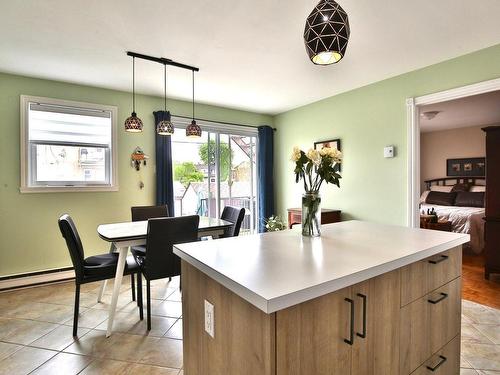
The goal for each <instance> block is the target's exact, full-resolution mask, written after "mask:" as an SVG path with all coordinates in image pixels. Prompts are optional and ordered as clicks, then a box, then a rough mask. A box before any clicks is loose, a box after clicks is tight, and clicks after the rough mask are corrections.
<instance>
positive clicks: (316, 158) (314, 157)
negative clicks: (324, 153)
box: [307, 148, 321, 165]
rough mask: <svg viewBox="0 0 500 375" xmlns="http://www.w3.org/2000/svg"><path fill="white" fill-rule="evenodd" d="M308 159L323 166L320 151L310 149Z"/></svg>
mask: <svg viewBox="0 0 500 375" xmlns="http://www.w3.org/2000/svg"><path fill="white" fill-rule="evenodd" d="M307 157H308V159H309V160H311V161H312V162H313V163H314V164H315V165H320V164H321V155H320V153H319V151H318V150H314V149H312V148H311V149H309V151H307Z"/></svg>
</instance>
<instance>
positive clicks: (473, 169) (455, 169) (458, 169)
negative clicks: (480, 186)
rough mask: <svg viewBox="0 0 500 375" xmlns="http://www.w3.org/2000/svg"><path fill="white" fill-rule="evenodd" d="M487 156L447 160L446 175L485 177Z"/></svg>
mask: <svg viewBox="0 0 500 375" xmlns="http://www.w3.org/2000/svg"><path fill="white" fill-rule="evenodd" d="M485 167H486V158H462V159H447V160H446V175H447V176H450V177H454V176H460V177H484V176H485V171H486V169H485Z"/></svg>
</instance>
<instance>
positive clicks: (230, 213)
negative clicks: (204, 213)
mask: <svg viewBox="0 0 500 375" xmlns="http://www.w3.org/2000/svg"><path fill="white" fill-rule="evenodd" d="M220 218H221V219H222V220H225V221H229V222H231V223H233V224H234V225H233V226H232V227H230V228H228V229H226V230H225V231H224V234H223V235H221V236H220V238H226V237H236V236H238V235H239V234H240V229H241V224H242V223H243V219H244V218H245V209H244V208H236V207H231V206H226V207H224V210H222V215H221V216H220Z"/></svg>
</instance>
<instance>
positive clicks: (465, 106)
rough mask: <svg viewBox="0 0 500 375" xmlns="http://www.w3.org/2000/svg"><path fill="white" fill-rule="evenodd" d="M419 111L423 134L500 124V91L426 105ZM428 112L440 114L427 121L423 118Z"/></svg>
mask: <svg viewBox="0 0 500 375" xmlns="http://www.w3.org/2000/svg"><path fill="white" fill-rule="evenodd" d="M419 111H420V112H419V113H420V114H421V115H420V131H421V132H422V133H426V132H433V131H440V130H448V129H455V128H466V127H469V126H479V125H493V124H500V91H493V92H490V93H487V94H481V95H474V96H469V97H466V98H461V99H456V100H450V101H447V102H442V103H437V104H430V105H425V106H422V107H420V109H419ZM427 111H439V113H438V114H437V115H436V117H434V118H433V119H432V120H427V119H426V118H425V117H424V116H422V113H424V112H427Z"/></svg>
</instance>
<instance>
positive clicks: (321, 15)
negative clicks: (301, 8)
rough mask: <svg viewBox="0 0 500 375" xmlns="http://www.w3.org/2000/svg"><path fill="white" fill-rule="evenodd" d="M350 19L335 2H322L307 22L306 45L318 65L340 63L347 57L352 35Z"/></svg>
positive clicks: (322, 0)
mask: <svg viewBox="0 0 500 375" xmlns="http://www.w3.org/2000/svg"><path fill="white" fill-rule="evenodd" d="M350 32H351V31H350V28H349V19H348V17H347V13H346V12H345V11H344V9H342V7H341V6H340V5H339V4H337V3H336V2H335V1H333V0H321V1H320V2H319V3H318V5H316V7H315V8H314V9H313V11H312V12H311V14H309V17H307V20H306V27H305V30H304V43H305V45H306V51H307V54H308V55H309V58H310V59H311V61H312V62H313V63H314V64H316V65H329V64H335V63H337V62H339V61H340V60H341V59H342V58H343V57H344V55H345V51H346V49H347V43H348V42H349V35H350Z"/></svg>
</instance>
